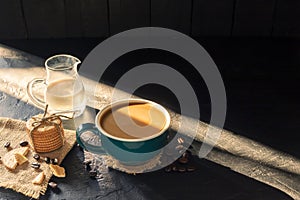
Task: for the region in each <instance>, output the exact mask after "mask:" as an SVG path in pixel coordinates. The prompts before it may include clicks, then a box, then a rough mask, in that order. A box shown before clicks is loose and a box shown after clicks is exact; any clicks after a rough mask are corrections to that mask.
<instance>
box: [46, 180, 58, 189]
mask: <svg viewBox="0 0 300 200" xmlns="http://www.w3.org/2000/svg"><path fill="white" fill-rule="evenodd" d="M48 185H49V186H50V187H51V188H57V183H55V182H53V181H52V182H50V183H48Z"/></svg>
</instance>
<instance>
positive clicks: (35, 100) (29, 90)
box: [27, 78, 46, 109]
mask: <svg viewBox="0 0 300 200" xmlns="http://www.w3.org/2000/svg"><path fill="white" fill-rule="evenodd" d="M37 83H40V84H44V85H46V81H45V79H42V78H35V79H33V80H32V81H30V82H29V83H28V84H27V95H28V97H29V99H30V100H31V101H32V102H33V103H34V104H35V105H36V106H37V107H39V108H41V109H44V108H45V102H44V101H42V100H41V99H39V98H37V97H36V96H35V95H34V93H33V92H32V91H33V86H34V84H37Z"/></svg>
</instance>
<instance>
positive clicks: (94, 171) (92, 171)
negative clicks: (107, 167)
mask: <svg viewBox="0 0 300 200" xmlns="http://www.w3.org/2000/svg"><path fill="white" fill-rule="evenodd" d="M89 175H90V177H91V178H95V177H96V176H97V171H96V170H94V169H92V170H91V171H89Z"/></svg>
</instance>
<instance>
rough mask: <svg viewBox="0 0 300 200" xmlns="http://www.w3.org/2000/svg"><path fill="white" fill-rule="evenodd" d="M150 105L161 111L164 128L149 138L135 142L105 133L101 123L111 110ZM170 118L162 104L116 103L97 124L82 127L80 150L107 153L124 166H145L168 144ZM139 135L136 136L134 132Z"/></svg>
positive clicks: (87, 124) (79, 141)
mask: <svg viewBox="0 0 300 200" xmlns="http://www.w3.org/2000/svg"><path fill="white" fill-rule="evenodd" d="M132 103H133V104H136V103H137V104H139V103H148V104H151V106H153V107H154V108H156V109H157V110H158V111H160V112H161V113H162V114H163V116H164V119H165V123H164V126H163V128H162V129H161V130H160V131H159V132H157V133H155V134H152V135H150V136H147V137H140V138H134V139H125V138H121V137H117V136H114V135H112V134H111V133H108V132H107V131H105V130H104V128H103V127H102V125H101V120H102V119H103V116H104V114H105V113H107V112H108V110H113V109H114V108H115V107H122V106H128V105H129V104H132ZM170 121H171V120H170V115H169V113H168V111H167V110H166V109H165V108H164V107H163V106H161V105H159V104H157V103H155V102H152V101H149V100H144V99H130V100H128V99H127V100H121V101H117V102H114V103H112V104H110V105H108V106H106V107H105V108H104V109H102V110H101V111H99V113H98V114H97V116H96V118H95V124H92V123H86V124H82V125H80V126H79V127H78V129H77V130H76V139H77V142H78V143H79V145H80V146H81V147H83V148H84V149H86V150H87V151H90V152H92V153H95V154H99V155H102V154H108V155H110V156H112V157H114V158H115V159H116V160H118V161H119V162H121V163H122V164H125V165H139V164H143V163H146V162H147V161H149V160H151V159H152V158H153V157H155V156H156V155H158V154H159V153H160V151H161V149H162V148H163V147H164V146H165V145H166V143H167V131H168V129H169V127H170ZM135 134H136V133H135Z"/></svg>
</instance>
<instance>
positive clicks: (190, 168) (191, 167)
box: [186, 166, 196, 172]
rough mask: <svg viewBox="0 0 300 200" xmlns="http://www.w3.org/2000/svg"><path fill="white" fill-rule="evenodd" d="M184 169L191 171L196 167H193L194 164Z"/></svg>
mask: <svg viewBox="0 0 300 200" xmlns="http://www.w3.org/2000/svg"><path fill="white" fill-rule="evenodd" d="M186 170H187V171H188V172H193V171H195V170H196V167H195V166H188V167H187V168H186Z"/></svg>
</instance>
